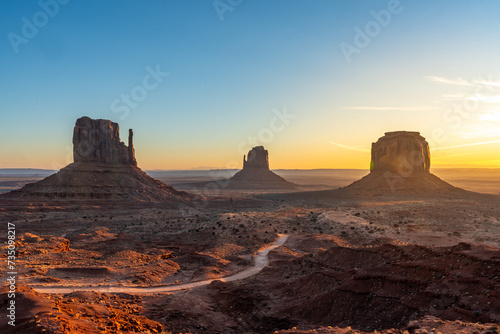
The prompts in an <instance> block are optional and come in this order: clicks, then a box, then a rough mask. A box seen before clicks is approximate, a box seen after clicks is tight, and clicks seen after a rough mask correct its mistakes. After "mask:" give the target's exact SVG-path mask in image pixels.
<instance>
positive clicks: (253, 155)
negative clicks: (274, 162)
mask: <svg viewBox="0 0 500 334" xmlns="http://www.w3.org/2000/svg"><path fill="white" fill-rule="evenodd" d="M245 168H262V169H267V170H269V152H268V151H267V150H265V149H264V146H257V147H254V148H253V149H251V150H250V152H248V159H246V157H243V169H245Z"/></svg>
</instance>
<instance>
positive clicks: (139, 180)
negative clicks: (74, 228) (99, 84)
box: [3, 117, 198, 207]
mask: <svg viewBox="0 0 500 334" xmlns="http://www.w3.org/2000/svg"><path fill="white" fill-rule="evenodd" d="M73 155H74V160H75V162H74V163H72V164H70V165H68V166H66V167H64V168H62V169H61V170H60V171H59V172H57V173H56V174H53V175H51V176H49V177H47V178H45V179H43V180H41V181H39V182H36V183H30V184H27V185H26V186H24V187H23V188H21V189H19V190H14V191H11V192H10V193H7V194H5V195H3V196H5V198H10V199H17V200H25V201H34V202H37V201H41V202H46V201H53V200H56V201H58V202H57V203H64V202H65V201H67V203H72V202H73V201H78V203H79V204H85V203H87V202H88V203H91V205H94V204H96V203H97V204H98V205H111V204H113V205H114V204H120V203H133V204H134V205H141V203H147V204H148V205H149V204H151V203H160V204H161V205H164V206H168V207H177V206H178V205H179V204H181V203H187V202H189V201H191V200H192V199H193V198H195V197H196V198H198V196H196V195H192V194H189V193H186V192H182V191H177V190H176V189H174V188H172V187H170V186H168V185H166V184H164V183H163V182H160V181H158V180H155V179H153V178H152V177H150V176H148V175H147V174H146V173H144V172H143V171H142V170H141V169H140V168H138V167H137V162H136V160H135V156H134V147H133V133H132V130H129V138H128V146H126V145H125V144H124V143H122V142H121V141H120V137H119V127H118V124H116V123H113V122H111V121H109V120H104V119H97V120H94V119H90V118H88V117H82V118H79V119H78V120H77V121H76V124H75V128H74V132H73ZM127 205H128V204H127Z"/></svg>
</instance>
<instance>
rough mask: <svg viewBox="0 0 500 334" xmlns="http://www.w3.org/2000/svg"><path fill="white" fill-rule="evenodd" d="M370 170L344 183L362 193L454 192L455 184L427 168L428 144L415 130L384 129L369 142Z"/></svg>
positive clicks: (456, 191) (428, 160) (460, 191)
mask: <svg viewBox="0 0 500 334" xmlns="http://www.w3.org/2000/svg"><path fill="white" fill-rule="evenodd" d="M371 156H372V159H371V164H370V174H368V175H367V176H365V177H363V178H362V179H361V180H359V181H356V182H354V183H352V184H351V185H349V186H347V187H346V188H344V189H346V190H355V191H360V192H362V193H364V194H366V193H370V194H373V195H377V194H380V195H382V194H394V193H407V194H413V195H415V194H455V193H463V192H464V190H462V189H459V188H456V187H454V186H452V185H450V184H449V183H447V182H445V181H443V180H441V179H440V178H438V177H437V176H435V175H434V174H432V173H431V172H430V164H431V161H430V153H429V144H428V143H427V141H426V140H425V138H424V137H422V136H421V135H420V133H419V132H409V131H396V132H386V133H385V136H383V137H381V138H379V139H378V141H377V142H376V143H373V144H372V152H371Z"/></svg>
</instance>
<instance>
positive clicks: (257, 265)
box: [33, 234, 288, 294]
mask: <svg viewBox="0 0 500 334" xmlns="http://www.w3.org/2000/svg"><path fill="white" fill-rule="evenodd" d="M278 236H279V238H278V240H276V242H274V243H273V244H272V245H270V246H268V247H265V248H262V249H260V250H259V251H257V252H256V253H255V255H254V265H253V267H250V268H247V269H245V270H243V271H241V272H239V273H237V274H234V275H231V276H227V277H223V278H217V279H210V280H205V281H199V282H193V283H186V284H179V285H164V286H152V287H141V288H133V287H123V286H87V287H67V286H66V287H61V286H44V287H33V289H34V290H35V291H37V292H42V293H63V294H64V293H71V292H74V291H97V292H109V293H129V294H146V293H158V292H176V291H181V290H189V289H193V288H196V287H199V286H204V285H208V284H210V283H212V282H213V281H222V282H231V281H237V280H240V279H245V278H248V277H250V276H253V275H255V274H257V273H258V272H260V271H261V270H262V269H264V268H265V267H266V266H267V265H268V264H269V256H268V255H269V252H270V251H272V250H273V249H275V248H277V247H280V246H283V245H284V244H285V242H286V240H287V239H288V235H286V234H278Z"/></svg>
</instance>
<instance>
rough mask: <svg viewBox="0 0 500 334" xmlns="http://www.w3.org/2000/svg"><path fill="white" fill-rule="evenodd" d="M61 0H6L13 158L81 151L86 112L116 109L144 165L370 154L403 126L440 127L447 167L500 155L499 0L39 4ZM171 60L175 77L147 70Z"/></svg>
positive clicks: (365, 163) (2, 125)
mask: <svg viewBox="0 0 500 334" xmlns="http://www.w3.org/2000/svg"><path fill="white" fill-rule="evenodd" d="M54 1H55V0H42V1H41V2H37V1H18V0H3V1H2V2H0V22H2V23H1V32H0V35H1V36H2V41H1V43H0V54H1V55H2V61H1V64H2V65H1V66H2V71H1V75H0V91H1V96H0V112H1V114H0V115H1V122H0V168H15V167H18V168H28V167H31V168H49V169H58V168H61V167H63V166H64V165H66V164H68V163H70V162H72V144H71V139H72V132H73V126H74V123H75V120H76V119H77V118H79V117H81V116H89V117H92V118H104V119H111V120H112V121H114V122H118V123H119V124H120V128H121V136H122V141H125V142H126V140H127V138H126V135H127V129H128V128H133V129H134V140H135V149H136V156H137V160H138V163H139V166H140V167H142V168H143V169H189V168H196V167H200V166H205V167H217V168H224V167H230V168H240V167H241V160H242V158H243V156H242V155H243V154H244V153H245V151H248V150H249V149H250V148H251V147H252V146H253V145H258V144H263V145H265V147H266V148H267V149H268V150H269V151H270V162H271V168H274V169H277V168H290V169H293V168H368V167H369V162H370V153H369V150H370V146H371V143H372V142H374V141H376V140H377V139H378V138H379V137H381V136H382V135H383V134H384V132H387V131H395V130H410V131H419V132H420V133H421V134H422V135H423V136H424V137H426V138H427V139H428V141H429V144H430V146H431V154H432V165H433V166H438V165H441V166H472V165H474V166H489V167H500V43H499V39H498V34H499V32H500V21H499V20H498V14H499V13H500V2H499V1H497V0H490V1H460V0H458V1H457V0H453V1H452V0H449V1H410V0H401V1H399V2H398V1H395V0H391V1H356V0H345V1H333V0H332V1H324V0H321V1H320V0H307V1H306V0H302V1H297V0H288V1H271V0H252V1H249V0H248V1H247V0H243V1H238V0H231V1H229V0H220V1H215V2H212V1H194V0H182V1H181V0H177V1H174V0H172V1H166V0H164V1H139V0H136V1H132V0H130V1H126V0H120V1H118V0H114V1H113V0H109V1H98V0H85V1H83V0H71V1H68V0H65V1H62V0H60V1H61V2H67V3H66V4H60V5H58V7H59V8H58V10H57V13H51V14H53V15H52V16H53V17H52V16H50V15H46V14H43V12H42V13H40V11H42V10H43V9H42V7H41V5H40V3H42V4H44V3H48V4H50V3H52V5H51V6H49V7H48V8H49V9H51V10H53V11H55V8H54V6H53V3H55V2H54ZM214 4H215V5H217V6H218V8H219V11H218V10H217V9H216V8H215V5H214ZM231 4H233V5H231ZM389 10H390V11H389ZM381 11H382V12H381ZM391 11H392V13H391ZM373 12H375V13H378V14H376V15H375V16H377V15H378V16H379V20H381V23H377V22H376V21H375V18H374V15H373ZM387 13H390V17H388V16H387V15H385V16H384V14H387ZM221 18H222V19H221ZM44 19H46V20H45V21H44ZM26 22H28V23H26ZM34 22H35V23H38V25H39V26H40V27H39V28H38V31H37V32H36V34H35V33H33V31H30V30H29V29H28V28H27V27H24V26H25V25H31V24H33V23H34ZM23 27H24V28H23ZM367 29H368V30H367ZM359 31H361V32H362V34H366V33H367V32H368V34H369V35H367V36H365V37H367V38H368V39H369V40H367V39H366V38H365V39H364V40H363V36H362V35H360V34H359ZM360 36H361V37H360ZM23 38H25V39H24V40H23ZM20 40H22V41H23V42H19V41H20ZM13 41H14V42H13ZM347 44H349V45H350V46H349V49H348V50H350V51H351V53H350V54H349V57H345V55H344V52H343V51H342V50H343V49H342V47H343V48H344V50H345V49H346V45H347ZM354 48H356V49H354ZM352 50H355V52H352ZM348 58H349V59H348ZM157 68H159V69H160V71H161V72H168V73H169V74H168V76H165V75H163V76H162V77H160V78H159V80H160V81H161V82H156V81H155V80H153V78H152V77H146V76H147V75H148V73H149V72H151V71H154V70H155V69H157ZM145 78H146V81H144V80H145ZM145 86H147V87H149V89H150V90H145V88H144V87H145ZM132 92H135V93H136V95H135V96H136V97H138V101H135V102H137V103H136V105H135V104H134V108H130V105H129V106H127V105H126V104H125V102H122V101H121V98H122V96H124V95H130V94H131V93H132ZM141 92H142V93H143V92H147V96H141V95H140V94H139V93H141ZM137 94H139V95H137ZM132 102H133V103H134V101H133V100H132ZM124 106H127V108H129V112H128V113H125V112H124V111H123V110H124V108H123V107H124ZM277 113H281V114H283V113H287V114H290V115H293V118H292V117H290V118H287V119H285V121H283V120H280V119H277V118H276V117H277V116H276V115H277ZM252 137H256V138H257V140H256V141H255V142H252V140H249V138H252Z"/></svg>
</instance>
